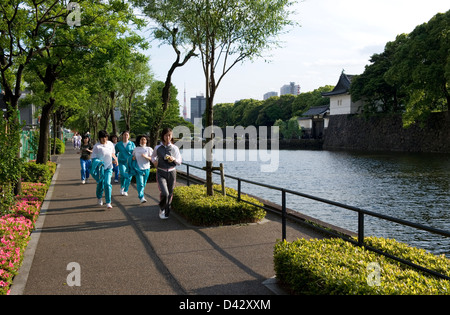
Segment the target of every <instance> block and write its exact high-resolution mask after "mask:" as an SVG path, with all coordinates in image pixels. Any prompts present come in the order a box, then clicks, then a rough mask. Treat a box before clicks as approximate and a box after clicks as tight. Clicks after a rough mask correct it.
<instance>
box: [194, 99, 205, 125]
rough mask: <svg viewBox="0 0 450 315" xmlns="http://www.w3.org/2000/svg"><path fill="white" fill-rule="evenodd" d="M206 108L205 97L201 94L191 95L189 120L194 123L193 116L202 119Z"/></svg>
mask: <svg viewBox="0 0 450 315" xmlns="http://www.w3.org/2000/svg"><path fill="white" fill-rule="evenodd" d="M205 110H206V98H205V97H204V96H203V95H197V96H196V97H191V122H192V123H194V119H195V118H200V119H202V116H203V113H204V112H205Z"/></svg>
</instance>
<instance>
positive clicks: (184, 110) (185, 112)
mask: <svg viewBox="0 0 450 315" xmlns="http://www.w3.org/2000/svg"><path fill="white" fill-rule="evenodd" d="M183 118H184V119H185V120H187V119H188V117H187V105H186V84H184V106H183Z"/></svg>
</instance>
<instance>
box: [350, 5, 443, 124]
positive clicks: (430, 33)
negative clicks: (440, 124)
mask: <svg viewBox="0 0 450 315" xmlns="http://www.w3.org/2000/svg"><path fill="white" fill-rule="evenodd" d="M448 25H450V11H447V12H446V13H439V14H437V15H435V16H434V17H433V18H432V19H431V20H430V21H429V22H428V23H424V24H422V25H418V26H417V27H416V28H415V29H414V30H413V31H412V32H411V33H410V34H401V35H398V36H397V38H396V39H395V41H393V42H389V43H387V44H386V47H385V50H384V52H383V53H381V54H375V55H373V56H372V58H371V62H372V64H370V65H368V66H366V69H365V71H364V73H363V74H361V75H360V76H357V77H356V78H354V80H353V81H352V86H351V91H350V92H351V94H352V98H353V100H354V101H357V100H360V99H363V100H364V101H365V108H364V111H365V114H374V113H378V112H382V113H392V112H394V113H395V112H397V113H398V112H399V113H402V114H403V123H404V125H405V126H409V125H411V124H413V123H415V122H422V121H424V120H425V119H426V118H427V117H428V115H429V114H430V113H431V112H434V111H446V110H448V108H449V105H450V104H449V103H450V91H449V79H450V59H449V51H450V41H449V37H448V36H449V26H448Z"/></svg>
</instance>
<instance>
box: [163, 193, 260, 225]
mask: <svg viewBox="0 0 450 315" xmlns="http://www.w3.org/2000/svg"><path fill="white" fill-rule="evenodd" d="M214 189H221V186H220V185H215V186H214ZM226 193H227V194H228V195H230V196H235V197H237V191H236V190H234V189H232V188H226ZM230 196H223V195H222V194H221V193H215V194H214V196H207V194H206V188H205V187H204V186H202V185H191V186H179V187H176V188H175V189H174V193H173V202H172V205H173V208H174V210H175V211H176V212H178V213H180V214H181V215H182V216H183V217H185V218H186V219H187V220H188V221H190V222H191V223H193V224H195V225H201V226H210V225H227V224H238V223H251V222H258V221H260V220H262V219H263V218H264V217H265V215H266V212H265V211H264V210H263V209H261V208H259V207H256V206H253V205H250V204H248V203H245V202H242V201H241V202H238V201H237V199H236V198H234V197H230ZM241 199H243V200H246V201H249V202H252V203H254V204H258V205H261V206H262V203H260V202H259V201H257V200H256V199H254V198H251V197H248V196H246V195H241Z"/></svg>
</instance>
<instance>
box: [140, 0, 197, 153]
mask: <svg viewBox="0 0 450 315" xmlns="http://www.w3.org/2000/svg"><path fill="white" fill-rule="evenodd" d="M133 3H135V4H136V5H137V6H139V7H141V8H143V11H144V13H145V14H146V15H147V16H148V17H149V18H150V19H152V21H153V22H154V23H155V25H154V26H153V28H152V29H153V35H154V37H155V38H156V39H158V40H159V41H161V43H162V44H168V45H170V46H171V47H172V49H173V50H174V52H175V60H174V62H173V63H172V65H171V66H170V68H169V70H168V71H167V76H166V80H165V82H164V87H163V89H162V94H161V95H162V97H161V99H162V103H161V104H160V106H161V108H162V111H158V113H160V114H159V115H160V116H158V117H156V119H155V124H153V125H151V131H150V146H155V145H156V143H157V139H158V135H159V131H160V130H161V129H162V124H161V122H162V121H164V119H165V116H166V114H167V111H168V109H169V104H170V102H171V99H172V97H173V95H172V94H171V93H170V92H171V89H172V76H173V74H174V72H175V70H176V69H177V68H179V67H182V66H184V65H185V64H186V63H187V62H188V61H189V60H190V59H191V58H192V57H194V56H197V54H196V53H195V50H196V43H195V42H193V41H189V39H188V38H187V37H186V33H185V32H184V31H183V26H182V21H183V20H186V19H189V17H187V16H186V13H187V12H188V14H189V11H187V10H186V5H187V4H188V3H190V1H182V0H133ZM186 46H187V47H188V48H185V47H186ZM182 49H183V50H184V51H183V53H182V51H181V50H182ZM183 55H184V57H183Z"/></svg>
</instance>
